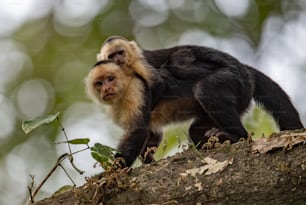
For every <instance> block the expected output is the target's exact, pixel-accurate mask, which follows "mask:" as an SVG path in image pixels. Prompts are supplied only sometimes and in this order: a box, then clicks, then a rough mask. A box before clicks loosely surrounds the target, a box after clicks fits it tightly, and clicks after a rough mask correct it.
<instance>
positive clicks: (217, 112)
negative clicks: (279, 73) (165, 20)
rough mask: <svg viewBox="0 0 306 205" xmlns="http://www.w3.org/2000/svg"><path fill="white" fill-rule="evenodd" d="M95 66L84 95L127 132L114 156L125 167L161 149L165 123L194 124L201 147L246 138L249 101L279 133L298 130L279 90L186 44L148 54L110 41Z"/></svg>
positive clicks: (233, 62) (216, 54)
mask: <svg viewBox="0 0 306 205" xmlns="http://www.w3.org/2000/svg"><path fill="white" fill-rule="evenodd" d="M97 59H98V62H97V64H96V65H95V66H94V68H93V69H92V70H91V71H90V73H89V74H88V77H87V79H86V86H87V92H88V94H89V96H90V97H91V98H93V100H95V101H97V102H100V103H102V104H106V105H109V106H110V113H111V116H112V118H113V120H114V121H115V122H116V123H117V124H118V125H119V126H121V127H122V128H123V129H125V134H124V137H123V138H122V140H121V142H120V144H119V147H118V150H119V153H118V154H117V156H120V157H123V158H124V159H125V163H126V166H130V165H131V164H132V163H133V162H134V160H135V159H136V158H137V156H138V155H139V154H141V155H144V153H145V150H146V149H147V147H153V146H158V145H159V143H160V140H161V137H162V132H161V128H162V126H164V125H167V124H170V123H176V122H181V121H185V120H188V119H193V121H192V124H191V126H190V128H189V131H188V134H189V137H190V138H191V139H192V140H193V142H194V143H195V144H196V145H199V147H201V145H202V144H204V143H206V142H207V141H208V138H209V137H211V136H217V137H218V138H219V140H220V141H221V142H223V141H225V140H230V141H231V142H232V143H234V142H237V141H238V140H239V139H240V138H247V137H248V133H247V131H246V129H245V128H244V126H243V125H242V123H241V120H240V116H241V115H242V114H243V113H244V112H245V111H246V110H247V108H248V106H249V104H250V101H251V99H252V98H254V99H255V101H256V102H259V103H260V104H262V105H263V107H264V108H265V109H266V110H268V111H269V112H270V113H271V114H272V115H273V117H274V119H275V120H276V122H277V123H278V125H279V127H280V130H289V129H300V128H303V125H302V123H301V120H300V117H299V114H298V112H297V111H296V109H295V107H294V106H293V105H292V103H291V101H290V99H289V97H288V96H287V94H286V93H285V92H284V91H283V90H282V89H281V87H280V86H279V85H278V84H276V83H275V82H274V81H272V80H271V79H270V78H269V77H267V76H266V75H264V74H263V73H261V72H259V71H257V70H256V69H254V68H252V67H250V66H247V65H245V64H242V63H240V62H239V61H238V60H237V59H235V58H234V57H232V56H230V55H229V54H226V53H223V52H221V51H218V50H215V49H212V48H207V47H200V46H190V45H186V46H176V47H172V48H167V49H159V50H151V51H149V50H142V49H141V48H139V46H138V45H137V44H136V43H135V42H134V41H128V40H127V39H125V38H123V37H120V36H114V37H110V38H108V39H107V40H106V41H105V42H104V44H103V45H102V48H101V51H100V53H99V54H98V56H97ZM152 160H153V158H152V157H150V158H149V159H146V160H145V162H151V161H152Z"/></svg>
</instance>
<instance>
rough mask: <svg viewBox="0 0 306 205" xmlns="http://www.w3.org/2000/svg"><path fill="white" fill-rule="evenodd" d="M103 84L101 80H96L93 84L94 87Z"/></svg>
mask: <svg viewBox="0 0 306 205" xmlns="http://www.w3.org/2000/svg"><path fill="white" fill-rule="evenodd" d="M102 85H103V82H102V81H97V82H95V86H96V87H101V86H102Z"/></svg>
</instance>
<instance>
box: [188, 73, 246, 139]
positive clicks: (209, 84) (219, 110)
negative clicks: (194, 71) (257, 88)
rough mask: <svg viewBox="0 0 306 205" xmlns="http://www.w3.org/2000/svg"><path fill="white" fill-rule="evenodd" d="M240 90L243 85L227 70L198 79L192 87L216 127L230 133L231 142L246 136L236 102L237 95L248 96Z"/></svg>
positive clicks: (237, 99) (237, 100)
mask: <svg viewBox="0 0 306 205" xmlns="http://www.w3.org/2000/svg"><path fill="white" fill-rule="evenodd" d="M241 90H245V89H244V88H243V85H242V84H241V83H240V82H238V80H237V79H236V77H235V75H234V74H233V73H231V72H229V71H228V72H220V73H215V74H213V75H211V76H209V77H207V78H205V79H203V80H200V81H199V82H198V83H197V84H196V85H195V86H194V88H193V93H194V96H195V98H196V99H197V101H198V102H199V103H200V104H201V106H202V107H203V109H204V110H205V112H206V113H208V115H209V118H210V119H211V120H212V121H213V122H214V124H215V125H216V127H217V128H220V129H221V130H223V131H225V132H227V133H229V134H230V135H231V136H229V137H228V138H229V140H231V142H237V141H238V140H239V139H240V138H241V137H244V138H247V136H248V134H247V131H246V130H245V128H244V127H243V125H242V123H241V121H240V114H239V113H241V112H240V111H239V112H238V109H240V107H241V105H239V104H238V102H239V97H240V98H241V97H242V98H243V97H244V96H243V95H245V96H248V95H247V94H245V93H243V92H242V91H241ZM249 92H251V91H249Z"/></svg>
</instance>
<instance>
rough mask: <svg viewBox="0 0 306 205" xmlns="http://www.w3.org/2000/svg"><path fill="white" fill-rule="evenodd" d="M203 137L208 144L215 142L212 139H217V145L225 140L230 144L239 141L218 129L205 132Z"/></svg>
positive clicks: (237, 138)
mask: <svg viewBox="0 0 306 205" xmlns="http://www.w3.org/2000/svg"><path fill="white" fill-rule="evenodd" d="M204 137H205V138H207V139H208V142H210V141H215V140H214V138H218V141H217V142H219V143H223V142H225V141H226V140H229V141H230V142H231V143H235V142H238V141H239V137H237V136H234V135H232V134H230V133H228V132H226V131H223V130H221V129H220V128H211V129H210V130H207V131H206V132H205V134H204ZM215 143H216V142H215Z"/></svg>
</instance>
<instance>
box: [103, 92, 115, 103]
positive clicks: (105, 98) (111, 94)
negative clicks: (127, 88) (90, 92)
mask: <svg viewBox="0 0 306 205" xmlns="http://www.w3.org/2000/svg"><path fill="white" fill-rule="evenodd" d="M115 96H116V94H115V93H107V94H105V95H104V96H103V100H105V101H108V100H111V99H112V98H114V97H115Z"/></svg>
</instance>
